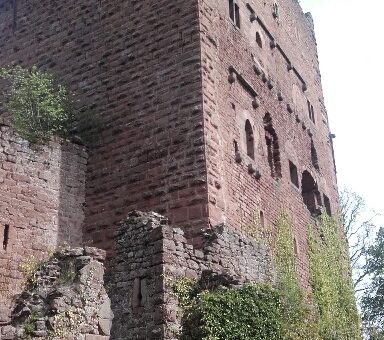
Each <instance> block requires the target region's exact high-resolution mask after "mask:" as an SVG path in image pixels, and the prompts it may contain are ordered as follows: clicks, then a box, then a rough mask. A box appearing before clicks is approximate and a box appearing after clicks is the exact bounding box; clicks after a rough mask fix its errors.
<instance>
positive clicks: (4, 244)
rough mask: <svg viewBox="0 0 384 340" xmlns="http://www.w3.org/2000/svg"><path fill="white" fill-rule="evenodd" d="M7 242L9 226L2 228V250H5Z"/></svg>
mask: <svg viewBox="0 0 384 340" xmlns="http://www.w3.org/2000/svg"><path fill="white" fill-rule="evenodd" d="M8 242H9V225H5V226H4V235H3V249H4V250H7V248H8Z"/></svg>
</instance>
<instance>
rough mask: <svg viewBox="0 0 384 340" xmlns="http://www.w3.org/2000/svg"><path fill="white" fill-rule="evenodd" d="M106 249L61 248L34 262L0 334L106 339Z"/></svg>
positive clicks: (4, 339)
mask: <svg viewBox="0 0 384 340" xmlns="http://www.w3.org/2000/svg"><path fill="white" fill-rule="evenodd" d="M104 260H105V251H103V250H100V249H96V248H90V247H79V248H66V249H62V250H60V251H58V252H56V253H55V254H54V256H52V257H51V258H50V259H49V260H48V261H46V262H42V263H39V264H38V265H37V266H36V268H35V269H34V272H33V273H31V274H32V275H31V276H30V277H29V278H28V281H27V282H26V288H25V289H24V291H23V293H22V294H21V295H20V296H19V297H18V298H17V299H16V301H15V307H14V309H13V311H12V316H11V319H10V320H9V321H8V322H6V323H4V322H3V323H0V339H1V340H18V339H34V340H39V339H65V340H75V339H76V340H108V339H109V335H110V330H111V325H112V319H113V313H112V311H111V306H110V299H109V297H108V295H107V292H106V290H105V288H104V265H103V262H104Z"/></svg>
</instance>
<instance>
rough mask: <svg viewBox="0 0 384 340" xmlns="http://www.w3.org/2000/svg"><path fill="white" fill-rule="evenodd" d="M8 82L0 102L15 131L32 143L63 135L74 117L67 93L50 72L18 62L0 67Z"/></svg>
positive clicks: (1, 76) (67, 130)
mask: <svg viewBox="0 0 384 340" xmlns="http://www.w3.org/2000/svg"><path fill="white" fill-rule="evenodd" d="M0 78H3V79H5V80H7V81H8V82H9V86H8V87H7V90H6V92H5V101H4V102H3V103H2V104H3V105H4V107H5V109H6V110H7V112H8V113H9V114H10V116H11V120H12V123H13V126H14V128H15V129H16V131H17V132H18V133H19V134H20V135H21V136H22V137H23V138H25V139H26V140H28V141H30V142H31V143H41V142H46V141H47V140H49V138H51V137H52V136H53V135H57V136H60V137H66V136H67V135H68V132H69V128H70V125H71V123H72V121H73V115H72V110H71V108H70V106H71V105H70V104H71V103H70V100H69V94H68V91H67V90H66V88H65V87H64V86H62V85H60V84H58V83H57V82H56V81H55V79H54V77H53V76H52V75H51V74H49V73H44V72H41V71H39V70H38V69H37V68H36V67H32V68H31V69H30V70H29V69H25V68H22V67H20V66H16V67H12V68H3V69H0Z"/></svg>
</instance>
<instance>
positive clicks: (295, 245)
mask: <svg viewBox="0 0 384 340" xmlns="http://www.w3.org/2000/svg"><path fill="white" fill-rule="evenodd" d="M293 251H294V253H295V255H296V256H297V255H298V254H299V244H298V243H297V239H296V237H294V238H293Z"/></svg>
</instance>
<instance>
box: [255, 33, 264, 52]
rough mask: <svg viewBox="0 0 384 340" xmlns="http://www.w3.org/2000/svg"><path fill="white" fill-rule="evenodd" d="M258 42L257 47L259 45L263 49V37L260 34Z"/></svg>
mask: <svg viewBox="0 0 384 340" xmlns="http://www.w3.org/2000/svg"><path fill="white" fill-rule="evenodd" d="M256 42H257V45H259V47H260V48H263V41H262V39H261V35H260V33H259V32H256Z"/></svg>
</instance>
